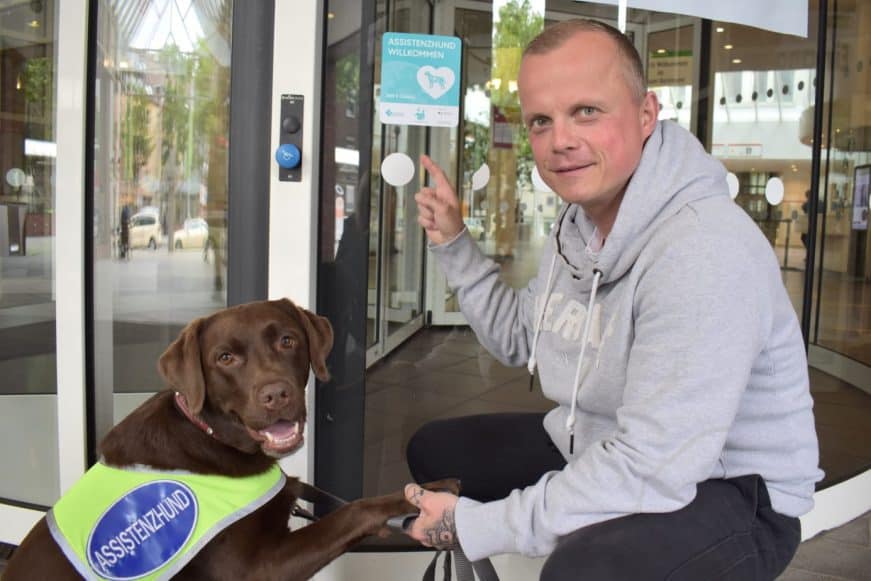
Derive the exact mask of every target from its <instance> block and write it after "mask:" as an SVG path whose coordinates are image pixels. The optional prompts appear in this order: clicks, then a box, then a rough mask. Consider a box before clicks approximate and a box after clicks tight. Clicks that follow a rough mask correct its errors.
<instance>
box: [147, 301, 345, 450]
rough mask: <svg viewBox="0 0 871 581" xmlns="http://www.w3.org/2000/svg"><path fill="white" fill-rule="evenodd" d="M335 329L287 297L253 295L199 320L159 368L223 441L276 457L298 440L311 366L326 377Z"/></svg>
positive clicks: (293, 447) (166, 354)
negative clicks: (253, 299)
mask: <svg viewBox="0 0 871 581" xmlns="http://www.w3.org/2000/svg"><path fill="white" fill-rule="evenodd" d="M332 346H333V330H332V327H331V326H330V323H329V321H328V320H327V319H325V318H324V317H320V316H318V315H316V314H314V313H311V312H309V311H307V310H305V309H303V308H300V307H297V306H296V305H294V304H293V303H292V302H290V301H289V300H287V299H282V300H277V301H258V302H253V303H247V304H244V305H239V306H236V307H231V308H228V309H224V310H222V311H218V312H217V313H215V314H213V315H210V316H208V317H204V318H202V319H196V320H195V321H193V322H191V323H190V324H189V325H188V326H187V327H185V328H184V329H183V330H182V332H181V334H180V335H179V337H178V338H177V339H176V340H175V341H174V342H173V343H172V344H171V345H170V346H169V348H167V350H166V351H165V352H164V353H163V355H161V357H160V360H159V362H158V369H159V371H160V374H161V376H163V378H164V380H165V381H166V383H167V384H168V385H169V386H170V387H171V388H172V389H173V390H175V391H177V392H179V393H180V394H181V395H182V396H183V397H184V400H185V401H186V404H187V408H188V409H189V410H190V412H191V413H192V414H193V415H194V416H199V417H201V418H202V419H203V421H205V422H206V423H207V424H208V425H209V426H211V427H212V428H213V429H214V431H215V436H216V437H217V438H218V439H219V440H221V441H222V442H224V443H226V444H229V445H231V446H233V447H235V448H238V449H240V450H243V451H246V452H252V453H253V452H256V451H257V450H258V449H259V450H262V451H263V452H264V453H265V454H268V455H269V456H273V457H281V456H285V455H287V454H290V453H291V452H293V451H295V450H296V449H297V448H299V447H300V446H301V445H302V441H303V429H304V427H305V420H306V406H305V387H306V384H307V383H308V375H309V367H311V369H313V370H314V373H315V375H316V376H317V378H318V379H320V380H321V381H327V380H328V379H329V374H328V372H327V368H326V358H327V354H328V353H329V352H330V349H331V348H332Z"/></svg>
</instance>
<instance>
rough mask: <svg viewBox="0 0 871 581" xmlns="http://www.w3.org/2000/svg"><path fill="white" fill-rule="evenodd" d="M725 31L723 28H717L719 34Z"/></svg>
mask: <svg viewBox="0 0 871 581" xmlns="http://www.w3.org/2000/svg"><path fill="white" fill-rule="evenodd" d="M724 30H726V29H725V28H723V27H722V26H718V27H717V32H723V31H724Z"/></svg>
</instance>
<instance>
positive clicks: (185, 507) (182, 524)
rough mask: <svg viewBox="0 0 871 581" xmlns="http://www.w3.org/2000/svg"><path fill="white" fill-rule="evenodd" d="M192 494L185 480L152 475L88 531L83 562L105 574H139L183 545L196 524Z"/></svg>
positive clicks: (117, 576) (163, 561)
mask: <svg viewBox="0 0 871 581" xmlns="http://www.w3.org/2000/svg"><path fill="white" fill-rule="evenodd" d="M197 510H198V506H197V497H196V495H194V493H193V491H192V490H191V489H190V488H189V487H188V486H187V485H185V484H183V483H181V482H178V481H175V480H157V481H155V482H149V483H147V484H143V485H142V486H139V487H137V488H135V489H133V490H131V491H130V492H128V493H127V494H125V495H124V496H122V497H121V498H120V499H118V500H117V501H115V503H114V504H113V505H112V506H110V507H109V508H108V509H107V510H106V512H104V513H103V515H102V516H101V517H100V519H99V520H98V521H97V524H96V525H94V528H93V529H92V530H91V534H90V536H89V537H88V544H87V548H88V563H89V564H90V566H91V568H92V569H93V570H94V571H95V572H96V573H97V574H98V575H100V576H102V577H105V578H106V579H113V580H118V581H121V580H125V579H136V578H139V577H144V576H145V575H148V574H149V573H152V572H154V571H156V570H158V569H160V568H161V567H163V566H164V565H166V564H167V563H169V562H170V561H171V560H172V559H173V558H174V557H175V556H176V555H178V553H179V552H180V551H181V550H182V548H184V546H185V544H186V543H187V542H188V539H190V537H191V535H192V534H193V532H194V528H195V527H196V524H197Z"/></svg>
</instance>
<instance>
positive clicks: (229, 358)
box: [218, 351, 233, 365]
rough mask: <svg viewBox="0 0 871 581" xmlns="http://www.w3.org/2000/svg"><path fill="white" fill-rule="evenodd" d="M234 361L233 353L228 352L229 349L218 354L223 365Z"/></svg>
mask: <svg viewBox="0 0 871 581" xmlns="http://www.w3.org/2000/svg"><path fill="white" fill-rule="evenodd" d="M232 362H233V354H232V353H228V352H227V351H224V352H223V353H221V354H220V355H218V363H221V364H223V365H229V364H230V363H232Z"/></svg>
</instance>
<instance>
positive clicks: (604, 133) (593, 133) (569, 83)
mask: <svg viewBox="0 0 871 581" xmlns="http://www.w3.org/2000/svg"><path fill="white" fill-rule="evenodd" d="M625 66H626V65H625V64H624V63H623V61H622V60H621V58H620V56H619V54H618V52H617V46H616V44H615V43H614V41H613V40H612V39H610V38H609V37H608V36H607V35H605V34H604V33H601V32H595V31H592V32H580V33H577V34H575V36H573V37H572V38H570V39H569V40H567V41H566V42H565V43H564V44H563V45H562V46H560V47H559V48H557V49H554V50H552V51H550V52H548V53H545V54H534V55H527V56H526V57H525V58H524V60H523V62H522V64H521V66H520V74H519V78H518V86H519V96H520V106H521V109H522V111H523V121H524V124H525V125H526V128H527V130H528V132H529V142H530V145H531V146H532V154H533V156H534V157H535V163H536V165H537V166H538V171H539V173H540V174H541V177H542V179H543V180H544V181H545V183H547V185H549V186H550V187H551V189H553V190H554V191H555V192H556V193H557V194H558V195H559V196H560V197H561V198H562V199H563V200H565V201H567V202H572V203H576V204H580V205H581V206H582V207H583V208H584V210H585V212H586V213H587V215H588V216H589V217H590V218H591V219H592V220H593V222H594V223H596V224H597V225H598V226H599V227H600V229H601V228H605V229H606V230H610V227H611V225H613V221H614V219H615V218H616V216H617V210H618V209H619V207H620V201H621V200H622V198H623V193H624V191H625V190H626V185H627V183H628V182H629V178H631V177H632V174H633V172H634V171H635V168H636V167H637V166H638V162H639V160H640V159H641V149H642V147H643V146H644V141H645V140H646V139H647V138H648V137H649V136H650V134H651V133H652V132H653V129H654V127H655V125H656V117H657V113H658V109H659V104H658V102H657V100H656V96H655V95H654V94H653V93H647V95H646V96H645V97H644V99H643V100H641V101H640V102H639V101H638V98H637V96H635V95H633V94H632V91H631V89H630V87H629V84H628V83H627V77H626V75H625V73H624V67H625Z"/></svg>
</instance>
